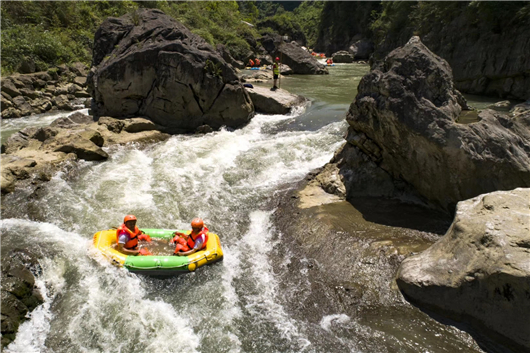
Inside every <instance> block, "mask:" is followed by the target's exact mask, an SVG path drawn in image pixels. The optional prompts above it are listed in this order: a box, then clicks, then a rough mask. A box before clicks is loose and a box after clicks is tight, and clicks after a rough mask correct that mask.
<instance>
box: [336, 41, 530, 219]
mask: <svg viewBox="0 0 530 353" xmlns="http://www.w3.org/2000/svg"><path fill="white" fill-rule="evenodd" d="M464 102H465V101H464V100H463V98H462V96H461V95H460V93H459V92H458V91H456V90H455V89H454V87H453V81H452V74H451V68H450V67H449V65H448V64H447V62H445V60H443V59H441V58H439V57H437V56H436V55H434V54H433V53H432V52H431V51H429V50H428V49H427V47H425V46H424V45H423V44H422V43H421V41H420V40H419V38H418V37H413V38H412V39H411V40H410V41H409V42H408V43H407V44H406V45H405V46H404V47H403V48H399V49H396V50H394V51H393V52H392V53H390V54H389V55H388V56H387V57H386V58H385V60H384V61H383V62H381V63H380V64H379V65H378V66H376V67H375V68H374V70H372V71H371V72H370V73H369V74H368V75H366V76H365V77H364V78H363V79H362V80H361V82H360V84H359V93H358V94H357V97H356V99H355V101H354V103H353V104H352V105H351V106H350V110H349V112H348V115H347V121H348V123H349V125H350V128H349V131H348V137H347V141H348V142H347V143H348V144H350V145H351V146H353V147H354V148H356V149H357V150H358V152H359V153H355V154H350V156H356V157H355V158H362V159H361V160H360V161H361V162H362V163H363V164H370V165H372V164H371V163H374V164H376V165H377V168H380V169H382V170H383V171H384V173H385V174H387V175H388V176H389V177H390V178H391V180H392V184H393V186H392V187H390V188H389V189H388V194H387V195H385V196H396V194H399V193H401V192H404V191H407V190H415V191H417V193H418V195H419V196H420V197H421V198H422V199H423V200H426V201H428V202H430V203H431V204H434V205H437V206H439V207H441V208H443V209H445V210H447V211H452V210H454V207H455V205H456V203H457V202H458V201H461V200H465V199H468V198H471V197H474V196H477V195H480V194H483V193H485V192H491V191H494V190H510V189H513V188H516V187H528V186H530V129H529V126H528V121H527V120H526V118H524V117H523V118H514V117H510V116H508V115H503V114H501V113H498V112H494V111H491V110H487V111H484V112H482V113H481V114H479V121H478V122H475V123H472V124H467V125H465V124H458V123H457V122H456V120H457V119H458V117H459V115H460V113H461V110H462V105H465V103H464ZM345 151H348V149H345ZM360 152H362V153H360ZM344 158H348V157H347V156H338V159H344ZM356 163H357V162H351V163H348V162H344V161H343V162H342V164H341V166H342V167H343V168H342V169H341V175H342V176H343V181H344V183H345V187H346V190H354V191H356V190H359V189H360V186H359V185H356V184H355V182H356V181H357V180H359V178H357V177H358V176H359V173H362V171H358V170H355V169H349V168H348V167H347V165H348V164H349V165H355V164H356ZM345 166H346V167H345ZM372 166H373V165H372ZM369 174H370V173H367V175H369ZM355 176H357V177H355ZM385 185H388V184H385ZM348 196H350V195H349V191H348Z"/></svg>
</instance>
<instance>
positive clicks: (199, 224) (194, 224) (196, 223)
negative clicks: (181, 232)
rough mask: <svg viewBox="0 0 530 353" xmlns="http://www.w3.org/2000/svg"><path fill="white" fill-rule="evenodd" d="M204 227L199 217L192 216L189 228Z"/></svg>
mask: <svg viewBox="0 0 530 353" xmlns="http://www.w3.org/2000/svg"><path fill="white" fill-rule="evenodd" d="M203 227H204V221H203V220H202V219H200V218H194V219H193V220H192V221H191V228H193V229H202V228H203Z"/></svg>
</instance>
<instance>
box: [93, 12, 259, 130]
mask: <svg viewBox="0 0 530 353" xmlns="http://www.w3.org/2000/svg"><path fill="white" fill-rule="evenodd" d="M87 85H88V90H89V92H90V93H91V95H92V97H93V103H94V104H93V112H94V114H95V115H96V116H111V117H117V118H129V117H135V116H144V117H147V118H148V119H150V120H152V121H153V122H154V123H156V124H159V125H161V126H164V127H165V128H166V130H167V131H168V132H172V133H177V132H191V131H194V130H195V129H196V128H197V127H198V126H201V125H203V124H208V125H210V126H211V127H213V128H215V129H219V128H220V127H221V126H224V125H226V126H229V127H232V128H236V127H240V126H242V125H244V124H246V123H247V122H248V121H249V119H250V118H251V116H252V113H253V110H254V109H253V106H252V103H251V101H250V98H249V97H248V94H247V93H246V92H245V90H244V89H243V87H242V85H241V84H240V82H239V81H238V79H237V76H236V74H235V71H234V69H233V68H232V66H230V65H228V64H227V63H226V62H225V60H224V59H223V58H222V57H221V56H220V54H219V53H218V52H217V51H216V50H215V49H214V48H213V47H212V46H210V45H209V44H208V43H206V42H205V41H204V40H203V39H202V38H201V37H199V36H197V35H194V34H193V33H191V32H190V31H189V30H188V29H187V28H186V27H184V26H183V25H182V24H180V23H179V22H177V21H175V20H173V19H172V18H171V17H169V16H167V15H165V14H164V13H163V12H161V11H159V10H148V9H139V10H138V11H136V12H135V13H134V14H133V15H126V16H122V17H120V18H109V19H107V20H106V21H104V22H103V24H102V25H101V27H100V28H99V29H98V31H97V32H96V35H95V40H94V56H93V63H92V69H91V71H90V73H89V75H88V77H87Z"/></svg>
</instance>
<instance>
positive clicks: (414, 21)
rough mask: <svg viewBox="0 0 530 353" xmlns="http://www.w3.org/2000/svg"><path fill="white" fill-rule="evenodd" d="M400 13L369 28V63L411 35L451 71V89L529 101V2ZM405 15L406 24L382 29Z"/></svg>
mask: <svg viewBox="0 0 530 353" xmlns="http://www.w3.org/2000/svg"><path fill="white" fill-rule="evenodd" d="M405 10H406V9H397V8H394V9H393V11H396V12H395V13H394V19H386V20H384V19H383V20H379V21H380V22H377V21H376V22H375V23H374V24H375V25H374V26H373V27H374V29H376V30H378V31H379V32H377V33H376V52H375V53H374V59H376V60H377V59H380V58H383V57H384V56H385V55H386V54H388V53H389V52H390V51H392V50H393V49H395V48H397V47H399V46H402V45H403V44H405V42H406V41H407V40H408V38H410V35H412V34H413V33H414V34H417V35H419V36H420V37H421V39H422V41H423V42H424V43H425V45H427V46H428V47H429V48H430V49H431V50H432V51H433V52H434V53H436V54H437V55H439V56H441V57H442V58H444V59H445V60H447V62H448V63H449V65H451V68H452V69H453V74H454V81H455V86H456V88H457V89H459V90H461V91H462V92H465V93H472V94H483V95H490V96H497V97H502V98H513V99H521V100H526V99H529V98H530V56H529V55H528V53H529V52H530V5H528V3H525V2H473V3H469V2H457V3H452V2H450V3H445V2H444V3H441V2H440V3H428V4H425V3H422V4H418V5H416V6H411V7H410V8H409V11H408V12H407V13H406V14H405V13H404V12H405ZM389 12H392V10H390V11H389ZM405 15H406V18H408V19H409V20H411V23H410V24H408V25H405V26H401V27H398V28H391V29H389V30H386V31H385V30H384V29H383V28H384V27H385V26H384V23H385V22H388V23H392V21H398V20H397V19H398V18H404V17H405ZM390 17H392V16H390ZM393 27H395V26H393ZM391 31H394V32H393V33H391Z"/></svg>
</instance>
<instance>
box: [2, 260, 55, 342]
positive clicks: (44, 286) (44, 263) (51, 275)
mask: <svg viewBox="0 0 530 353" xmlns="http://www.w3.org/2000/svg"><path fill="white" fill-rule="evenodd" d="M40 265H41V267H42V269H43V270H42V275H41V276H39V277H37V278H36V279H35V286H36V287H37V289H38V291H39V292H40V293H41V295H42V298H43V301H44V302H43V304H41V305H39V306H38V307H37V308H35V309H34V310H33V311H32V312H31V313H29V314H28V317H29V320H28V321H25V322H23V323H22V324H21V325H20V326H19V328H18V332H17V336H16V339H15V340H14V341H13V342H12V343H10V344H9V346H7V347H6V348H5V352H6V353H29V352H44V351H45V350H46V346H45V340H46V337H47V336H48V333H49V331H50V321H51V320H52V319H53V317H54V315H53V313H52V311H51V304H52V303H53V300H54V299H55V297H56V296H57V295H58V294H59V293H61V292H62V291H63V288H64V285H65V281H64V270H65V266H64V261H58V262H55V263H54V262H53V261H51V260H50V259H42V260H40Z"/></svg>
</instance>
